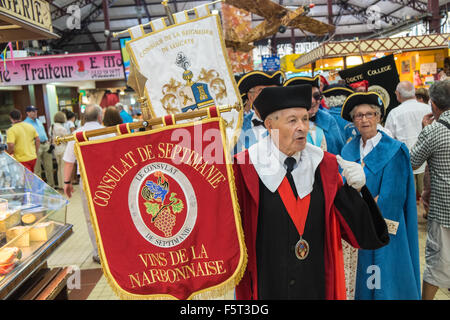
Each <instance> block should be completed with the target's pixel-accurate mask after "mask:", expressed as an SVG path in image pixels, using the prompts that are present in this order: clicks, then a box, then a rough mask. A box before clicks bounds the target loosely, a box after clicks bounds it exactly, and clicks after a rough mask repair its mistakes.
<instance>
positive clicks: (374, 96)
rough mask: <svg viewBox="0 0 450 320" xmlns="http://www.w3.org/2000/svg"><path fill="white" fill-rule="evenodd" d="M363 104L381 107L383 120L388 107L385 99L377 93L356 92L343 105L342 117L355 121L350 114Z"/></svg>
mask: <svg viewBox="0 0 450 320" xmlns="http://www.w3.org/2000/svg"><path fill="white" fill-rule="evenodd" d="M361 104H371V105H375V106H377V107H379V108H380V111H381V119H383V117H384V114H385V111H386V110H385V109H386V107H385V104H384V101H383V99H382V98H381V96H380V95H379V94H378V93H376V92H355V93H353V94H351V95H349V96H348V97H347V99H346V100H345V102H344V104H343V105H342V110H341V117H342V118H344V119H345V120H347V121H350V122H352V121H353V119H352V118H351V117H350V112H351V111H352V110H353V109H354V108H355V107H356V106H359V105H361Z"/></svg>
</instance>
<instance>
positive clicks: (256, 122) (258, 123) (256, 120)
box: [252, 119, 264, 127]
mask: <svg viewBox="0 0 450 320" xmlns="http://www.w3.org/2000/svg"><path fill="white" fill-rule="evenodd" d="M252 123H253V126H254V127H257V126H264V122H263V121H260V120H258V119H253V120H252Z"/></svg>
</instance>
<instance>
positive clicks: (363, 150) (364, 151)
mask: <svg viewBox="0 0 450 320" xmlns="http://www.w3.org/2000/svg"><path fill="white" fill-rule="evenodd" d="M382 137H383V136H382V134H381V133H380V132H377V134H376V135H375V136H374V137H372V138H370V139H368V140H367V141H366V145H364V143H363V139H362V138H361V140H359V153H360V155H361V163H363V161H364V158H365V157H366V156H367V155H368V154H369V153H370V151H372V150H373V148H375V147H376V146H377V144H378V142H380V140H381V138H382Z"/></svg>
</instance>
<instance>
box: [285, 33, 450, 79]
mask: <svg viewBox="0 0 450 320" xmlns="http://www.w3.org/2000/svg"><path fill="white" fill-rule="evenodd" d="M449 38H450V34H448V33H447V34H431V35H424V36H410V37H399V38H380V39H370V40H354V41H340V42H335V41H330V42H326V43H323V44H322V45H320V46H319V47H317V48H316V49H314V50H312V51H310V52H308V53H306V54H303V55H301V56H300V57H298V58H297V59H296V60H295V61H294V66H295V68H297V69H306V68H307V69H310V70H312V72H314V71H315V72H319V71H323V70H330V69H333V70H336V69H337V70H341V69H346V68H348V67H350V66H354V65H357V64H361V63H364V62H368V61H371V60H373V59H374V58H380V57H383V56H384V55H385V54H388V53H394V55H395V58H396V65H397V69H398V70H399V75H400V81H404V80H408V81H411V82H413V79H414V75H415V74H417V73H419V74H420V76H421V78H422V79H423V80H425V78H426V77H427V76H428V77H429V76H430V75H431V74H430V72H431V71H434V70H435V71H436V73H437V72H438V69H441V68H444V60H445V58H446V57H448V45H449ZM426 64H431V65H426ZM422 85H425V81H422Z"/></svg>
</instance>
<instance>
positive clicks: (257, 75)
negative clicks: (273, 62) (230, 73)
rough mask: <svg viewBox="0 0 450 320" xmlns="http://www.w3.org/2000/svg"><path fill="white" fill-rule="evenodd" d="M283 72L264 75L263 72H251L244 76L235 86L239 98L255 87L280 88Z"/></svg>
mask: <svg viewBox="0 0 450 320" xmlns="http://www.w3.org/2000/svg"><path fill="white" fill-rule="evenodd" d="M283 79H284V76H283V72H281V71H276V72H274V73H266V72H263V71H251V72H248V73H246V74H244V75H243V76H242V77H241V78H240V79H239V81H238V83H237V85H238V88H239V91H240V93H241V96H245V95H247V93H248V92H249V91H250V89H251V88H254V87H256V86H273V85H276V86H281V84H282V83H283Z"/></svg>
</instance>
